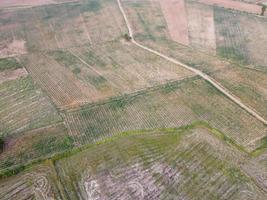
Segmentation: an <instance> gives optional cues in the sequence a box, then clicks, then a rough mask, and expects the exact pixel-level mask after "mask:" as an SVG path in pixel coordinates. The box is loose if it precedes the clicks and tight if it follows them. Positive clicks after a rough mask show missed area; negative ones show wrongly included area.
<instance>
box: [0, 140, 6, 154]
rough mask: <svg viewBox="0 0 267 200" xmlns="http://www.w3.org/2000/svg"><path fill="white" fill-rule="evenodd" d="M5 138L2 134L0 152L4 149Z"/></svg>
mask: <svg viewBox="0 0 267 200" xmlns="http://www.w3.org/2000/svg"><path fill="white" fill-rule="evenodd" d="M4 145H5V140H4V137H2V136H0V153H2V151H3V150H4Z"/></svg>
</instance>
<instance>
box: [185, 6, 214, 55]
mask: <svg viewBox="0 0 267 200" xmlns="http://www.w3.org/2000/svg"><path fill="white" fill-rule="evenodd" d="M186 9H187V14H188V15H187V18H188V29H189V38H190V45H191V46H192V47H194V48H196V49H199V50H204V51H206V52H208V53H210V54H211V55H212V54H215V52H216V38H215V26H214V14H213V8H212V7H211V6H206V5H203V4H199V3H195V2H187V3H186Z"/></svg>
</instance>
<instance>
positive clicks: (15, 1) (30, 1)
mask: <svg viewBox="0 0 267 200" xmlns="http://www.w3.org/2000/svg"><path fill="white" fill-rule="evenodd" d="M76 1H78V0H1V2H0V8H1V7H14V6H15V7H20V6H22V7H24V6H41V5H46V4H57V3H64V2H76Z"/></svg>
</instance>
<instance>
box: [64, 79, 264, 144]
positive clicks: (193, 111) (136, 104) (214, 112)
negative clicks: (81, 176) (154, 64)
mask: <svg viewBox="0 0 267 200" xmlns="http://www.w3.org/2000/svg"><path fill="white" fill-rule="evenodd" d="M64 118H65V120H66V122H67V124H68V128H69V130H70V134H71V135H72V136H74V138H75V141H77V143H82V144H84V143H88V142H89V143H90V142H92V141H96V140H101V139H103V138H105V137H110V136H111V135H113V134H116V133H119V132H123V131H129V130H143V129H153V128H162V127H179V126H182V125H186V124H190V123H192V122H194V121H200V120H203V121H206V122H208V123H209V124H210V125H212V126H213V127H215V128H217V129H218V130H220V131H222V132H224V133H225V134H226V135H227V136H229V137H230V138H232V139H234V141H236V142H237V143H239V144H241V145H244V146H246V147H247V148H248V149H253V148H255V146H254V145H255V144H253V143H250V141H252V140H253V139H254V138H255V137H263V136H264V135H266V131H267V129H266V127H265V126H264V125H263V124H261V123H260V122H259V121H258V120H256V119H255V118H254V117H252V116H250V115H249V114H248V113H246V112H245V111H244V110H242V109H240V107H238V106H237V105H236V104H234V103H232V102H231V101H230V100H228V99H227V98H225V97H224V96H223V95H221V94H220V93H219V92H218V91H217V90H215V89H214V88H213V87H212V86H210V85H209V84H208V83H206V82H205V81H203V80H200V79H198V78H189V79H188V80H184V81H181V82H175V83H173V84H169V85H168V84H167V85H165V86H162V87H159V88H158V89H154V90H150V91H144V92H139V93H137V94H133V95H128V96H125V97H123V98H117V99H114V100H112V101H110V102H103V103H102V104H100V105H91V106H90V105H89V106H87V107H84V108H83V109H81V110H77V111H72V112H66V114H65V117H64ZM248 144H249V145H248Z"/></svg>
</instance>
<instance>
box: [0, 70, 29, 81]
mask: <svg viewBox="0 0 267 200" xmlns="http://www.w3.org/2000/svg"><path fill="white" fill-rule="evenodd" d="M27 75H28V72H27V71H26V69H25V68H19V69H16V70H5V71H3V72H0V84H1V83H3V82H6V81H10V80H15V79H17V78H20V77H25V76H27Z"/></svg>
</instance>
